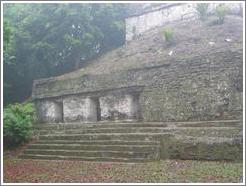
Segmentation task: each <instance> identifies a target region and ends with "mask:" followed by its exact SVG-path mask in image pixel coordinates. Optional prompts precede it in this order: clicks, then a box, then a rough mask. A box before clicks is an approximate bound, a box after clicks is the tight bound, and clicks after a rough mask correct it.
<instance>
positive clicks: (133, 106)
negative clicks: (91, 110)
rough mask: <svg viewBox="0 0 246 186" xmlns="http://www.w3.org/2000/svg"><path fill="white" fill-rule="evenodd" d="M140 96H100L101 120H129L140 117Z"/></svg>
mask: <svg viewBox="0 0 246 186" xmlns="http://www.w3.org/2000/svg"><path fill="white" fill-rule="evenodd" d="M138 107H139V103H138V97H137V96H134V95H108V96H104V97H101V98H100V108H101V120H122V119H125V120H128V119H137V118H139V109H138Z"/></svg>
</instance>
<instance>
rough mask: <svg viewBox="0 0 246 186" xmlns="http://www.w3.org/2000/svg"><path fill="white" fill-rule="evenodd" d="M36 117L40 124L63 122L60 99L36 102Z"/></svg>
mask: <svg viewBox="0 0 246 186" xmlns="http://www.w3.org/2000/svg"><path fill="white" fill-rule="evenodd" d="M36 108H37V116H38V120H39V121H40V122H41V123H49V122H63V108H62V103H61V102H60V99H57V100H55V99H51V100H38V101H37V102H36Z"/></svg>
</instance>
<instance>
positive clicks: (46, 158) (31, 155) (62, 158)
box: [20, 154, 159, 163]
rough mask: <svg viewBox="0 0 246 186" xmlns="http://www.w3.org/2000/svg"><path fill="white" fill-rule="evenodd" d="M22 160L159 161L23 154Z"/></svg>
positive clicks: (150, 159)
mask: <svg viewBox="0 0 246 186" xmlns="http://www.w3.org/2000/svg"><path fill="white" fill-rule="evenodd" d="M20 158H22V159H39V160H77V161H100V162H134V163H135V162H139V163H140V162H148V161H155V160H159V159H158V158H157V159H153V158H149V159H148V158H109V157H82V156H60V155H59V156H58V155H37V154H35V155H34V154H23V155H21V156H20Z"/></svg>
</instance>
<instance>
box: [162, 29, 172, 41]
mask: <svg viewBox="0 0 246 186" xmlns="http://www.w3.org/2000/svg"><path fill="white" fill-rule="evenodd" d="M163 34H164V38H165V40H166V41H167V42H169V43H171V42H172V41H173V29H172V28H169V27H168V28H165V29H164V32H163Z"/></svg>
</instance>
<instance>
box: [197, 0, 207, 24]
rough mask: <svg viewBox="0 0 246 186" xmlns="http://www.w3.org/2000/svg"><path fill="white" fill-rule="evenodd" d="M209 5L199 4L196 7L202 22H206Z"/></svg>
mask: <svg viewBox="0 0 246 186" xmlns="http://www.w3.org/2000/svg"><path fill="white" fill-rule="evenodd" d="M208 6H209V4H208V3H198V4H197V5H196V7H195V9H196V11H197V14H198V16H199V18H200V20H202V21H204V20H205V19H206V18H207V11H208Z"/></svg>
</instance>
